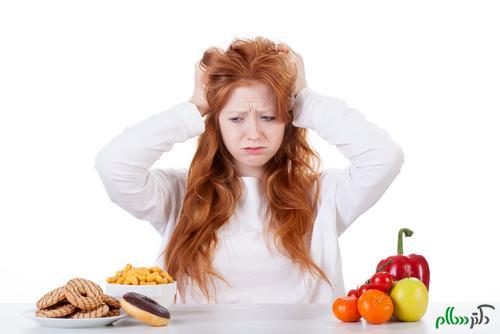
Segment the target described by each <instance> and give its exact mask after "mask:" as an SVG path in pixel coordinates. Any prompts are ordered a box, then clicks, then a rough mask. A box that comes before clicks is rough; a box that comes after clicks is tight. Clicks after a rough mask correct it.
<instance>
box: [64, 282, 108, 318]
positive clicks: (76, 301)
mask: <svg viewBox="0 0 500 334" xmlns="http://www.w3.org/2000/svg"><path fill="white" fill-rule="evenodd" d="M103 294H104V293H103V292H102V289H101V287H100V286H99V285H97V284H95V283H94V282H92V281H89V280H86V279H84V278H73V279H71V280H69V282H68V283H66V285H65V286H64V295H65V296H66V299H68V301H69V302H70V303H71V304H73V305H75V306H76V307H78V308H80V309H82V310H85V311H91V310H95V309H96V308H98V307H99V306H100V305H101V304H102V296H103Z"/></svg>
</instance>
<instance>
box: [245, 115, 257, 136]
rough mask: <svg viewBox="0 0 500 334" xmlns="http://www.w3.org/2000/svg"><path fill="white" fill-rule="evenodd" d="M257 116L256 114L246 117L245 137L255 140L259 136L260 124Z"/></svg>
mask: <svg viewBox="0 0 500 334" xmlns="http://www.w3.org/2000/svg"><path fill="white" fill-rule="evenodd" d="M257 118H258V116H251V117H248V128H247V137H248V139H249V140H256V139H259V137H260V125H259V122H258V121H257Z"/></svg>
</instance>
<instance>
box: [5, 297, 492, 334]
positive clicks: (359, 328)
mask: <svg viewBox="0 0 500 334" xmlns="http://www.w3.org/2000/svg"><path fill="white" fill-rule="evenodd" d="M480 304H490V305H493V306H494V307H495V309H494V310H493V309H490V308H487V309H484V315H485V316H487V317H488V318H489V323H488V324H485V323H484V322H485V321H486V320H484V319H483V323H482V324H480V325H475V326H474V328H473V329H470V328H469V325H467V326H466V325H451V324H450V325H448V324H446V323H445V324H444V325H442V326H440V328H438V329H436V328H435V323H436V319H437V318H438V317H440V316H442V317H444V316H445V312H446V309H447V307H448V306H450V307H451V306H454V307H455V309H454V312H453V315H454V316H467V317H471V316H472V313H473V312H478V305H480ZM33 307H34V305H33V304H25V303H0V321H1V328H2V330H1V332H2V333H33V334H35V333H134V334H136V333H203V334H211V333H214V334H215V333H217V334H223V333H252V334H264V333H273V334H275V333H286V334H292V333H300V334H313V333H314V334H315V333H329V334H331V333H371V334H379V333H419V334H424V333H500V316H499V308H500V302H498V301H497V302H479V303H453V302H450V303H446V304H444V303H431V304H430V305H429V308H428V309H427V312H426V314H425V315H424V317H423V318H422V319H420V321H417V322H406V323H405V322H396V321H393V320H391V321H389V322H387V323H385V324H381V325H372V324H368V323H367V322H366V321H364V320H363V319H362V320H360V321H359V322H356V323H342V322H340V321H339V320H337V319H336V318H335V317H334V316H333V315H332V313H331V306H330V305H328V304H244V305H242V304H210V305H186V304H175V305H172V306H171V307H170V308H169V310H170V313H171V321H170V324H169V325H168V326H166V327H150V326H148V325H145V324H143V323H140V322H138V321H137V320H135V319H134V318H125V319H122V320H119V321H117V322H115V323H114V324H113V325H111V326H106V327H97V328H82V329H59V328H48V327H43V326H41V325H40V324H39V323H37V322H35V321H33V320H31V319H28V318H25V317H23V316H22V312H23V311H25V310H27V309H30V308H33ZM443 319H444V318H443ZM476 319H478V318H477V317H476Z"/></svg>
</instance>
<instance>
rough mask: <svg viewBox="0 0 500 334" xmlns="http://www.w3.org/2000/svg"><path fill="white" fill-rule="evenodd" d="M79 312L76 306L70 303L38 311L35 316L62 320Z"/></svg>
mask: <svg viewBox="0 0 500 334" xmlns="http://www.w3.org/2000/svg"><path fill="white" fill-rule="evenodd" d="M76 310H77V308H76V306H74V305H72V304H70V303H64V304H61V305H57V304H56V305H53V306H51V307H49V308H46V309H41V310H38V311H36V313H35V316H37V317H39V318H62V317H65V316H67V315H69V314H71V313H73V312H75V311H76Z"/></svg>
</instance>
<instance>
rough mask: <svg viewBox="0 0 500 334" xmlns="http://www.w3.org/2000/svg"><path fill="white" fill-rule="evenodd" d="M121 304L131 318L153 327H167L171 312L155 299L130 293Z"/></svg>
mask: <svg viewBox="0 0 500 334" xmlns="http://www.w3.org/2000/svg"><path fill="white" fill-rule="evenodd" d="M120 304H121V306H122V307H123V309H124V310H125V312H127V313H128V314H130V315H131V316H133V317H134V318H136V319H138V320H140V321H142V322H145V323H147V324H148V325H151V326H166V325H168V323H169V321H170V312H169V311H168V310H167V309H166V308H165V307H163V306H161V305H160V304H158V303H157V302H155V301H154V300H153V299H151V298H149V297H147V296H144V295H142V294H140V293H136V292H128V293H126V294H124V295H123V297H122V298H121V299H120Z"/></svg>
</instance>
